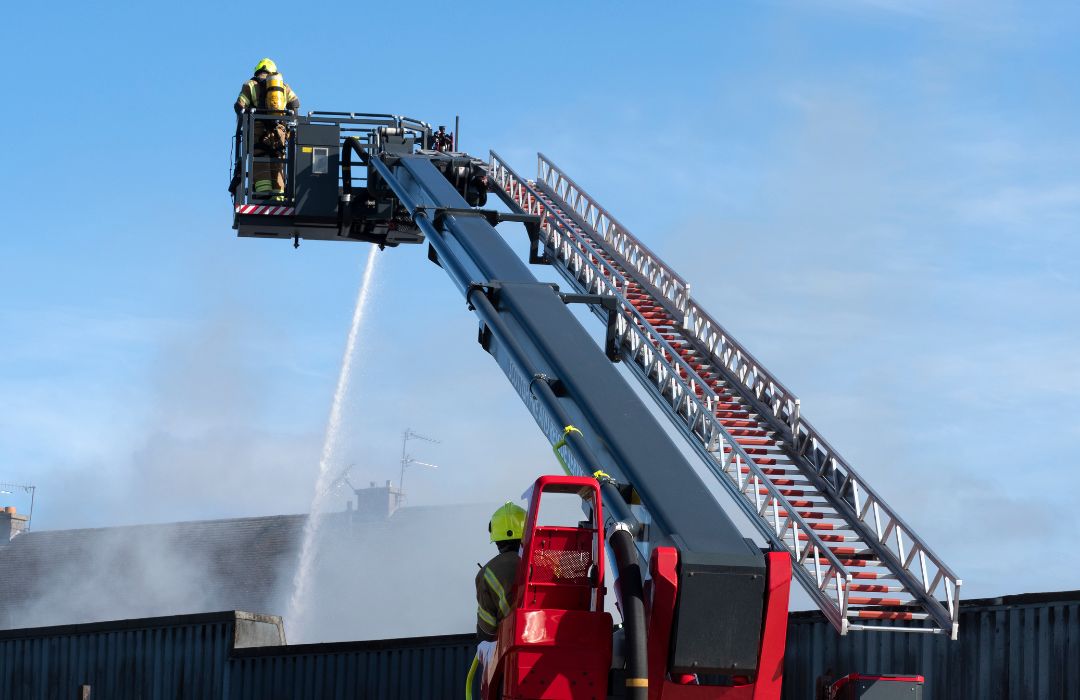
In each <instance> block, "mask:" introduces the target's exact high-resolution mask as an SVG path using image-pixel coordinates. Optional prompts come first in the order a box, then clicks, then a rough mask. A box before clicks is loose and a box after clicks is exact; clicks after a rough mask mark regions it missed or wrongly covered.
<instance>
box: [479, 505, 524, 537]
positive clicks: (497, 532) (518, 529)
mask: <svg viewBox="0 0 1080 700" xmlns="http://www.w3.org/2000/svg"><path fill="white" fill-rule="evenodd" d="M488 532H490V533H491V541H492V542H505V541H506V540H520V539H521V536H522V533H524V532H525V509H524V508H522V507H521V506H519V505H516V504H514V503H511V502H510V501H507V502H506V503H504V504H503V505H501V506H499V509H498V510H497V511H495V513H494V514H493V515H492V516H491V521H490V522H488Z"/></svg>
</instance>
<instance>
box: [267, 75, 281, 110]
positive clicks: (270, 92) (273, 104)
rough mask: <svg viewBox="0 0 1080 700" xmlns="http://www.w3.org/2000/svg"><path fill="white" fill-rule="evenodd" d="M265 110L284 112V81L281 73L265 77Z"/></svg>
mask: <svg viewBox="0 0 1080 700" xmlns="http://www.w3.org/2000/svg"><path fill="white" fill-rule="evenodd" d="M266 110H267V111H268V112H284V111H285V81H284V80H283V79H282V77H281V73H271V74H270V75H268V76H266Z"/></svg>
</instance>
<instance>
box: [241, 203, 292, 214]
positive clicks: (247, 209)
mask: <svg viewBox="0 0 1080 700" xmlns="http://www.w3.org/2000/svg"><path fill="white" fill-rule="evenodd" d="M294 212H295V209H293V207H275V206H270V205H267V204H237V205H236V213H237V214H265V215H267V216H292V215H293V213H294Z"/></svg>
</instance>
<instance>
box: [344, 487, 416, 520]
mask: <svg viewBox="0 0 1080 700" xmlns="http://www.w3.org/2000/svg"><path fill="white" fill-rule="evenodd" d="M354 493H355V494H356V509H355V510H353V509H352V508H350V509H349V510H352V515H353V519H354V520H357V521H380V520H387V519H388V518H389V517H390V516H391V515H393V514H394V511H396V510H397V509H398V508H400V507H401V506H402V504H403V503H404V502H405V492H404V491H402V490H401V489H399V488H397V487H396V486H394V485H393V484H392V483H391V482H389V481H387V482H386V486H376V485H375V482H374V481H373V482H371V486H369V487H368V488H366V489H354ZM350 505H351V504H350Z"/></svg>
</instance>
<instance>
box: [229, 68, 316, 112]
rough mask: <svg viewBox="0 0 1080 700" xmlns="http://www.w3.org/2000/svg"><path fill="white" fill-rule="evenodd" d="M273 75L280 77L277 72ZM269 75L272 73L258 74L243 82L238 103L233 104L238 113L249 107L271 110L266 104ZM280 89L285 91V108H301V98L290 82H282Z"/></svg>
mask: <svg viewBox="0 0 1080 700" xmlns="http://www.w3.org/2000/svg"><path fill="white" fill-rule="evenodd" d="M272 75H273V76H278V77H279V78H280V75H279V74H277V73H274V74H272ZM269 77H270V75H267V74H263V73H260V74H259V75H258V76H256V77H254V78H252V79H251V80H249V81H247V82H246V83H244V84H243V86H242V87H241V88H240V96H239V97H237V98H236V104H235V105H234V106H233V107H234V109H236V111H237V112H238V113H239V112H242V111H244V110H245V109H247V108H248V107H254V108H255V109H257V110H260V111H264V112H265V111H271V110H270V109H269V108H268V106H267V104H266V101H267V93H268V89H267V82H268V78H269ZM275 89H276V88H275ZM280 89H281V90H282V92H284V98H285V99H284V104H285V109H293V110H298V109H300V98H299V97H297V96H296V93H295V92H293V90H292V88H291V87H289V85H288V83H284V82H283V83H281V88H280Z"/></svg>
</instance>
